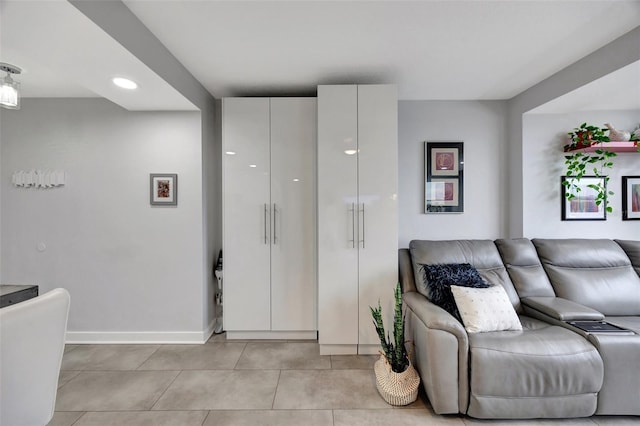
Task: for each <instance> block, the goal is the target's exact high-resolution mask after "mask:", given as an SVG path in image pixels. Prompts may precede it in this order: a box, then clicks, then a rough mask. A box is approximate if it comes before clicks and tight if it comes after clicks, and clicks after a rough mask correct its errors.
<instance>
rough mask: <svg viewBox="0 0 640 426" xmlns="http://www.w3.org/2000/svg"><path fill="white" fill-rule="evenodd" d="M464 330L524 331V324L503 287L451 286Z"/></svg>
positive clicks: (479, 331)
mask: <svg viewBox="0 0 640 426" xmlns="http://www.w3.org/2000/svg"><path fill="white" fill-rule="evenodd" d="M451 292H452V293H453V298H454V299H455V300H456V305H457V306H458V311H460V317H461V318H462V322H463V323H464V328H465V329H466V330H467V332H468V333H482V332H485V331H503V330H522V324H520V319H518V315H517V314H516V311H515V309H513V305H512V304H511V301H510V300H509V296H508V295H507V292H506V291H505V290H504V288H503V287H502V286H501V285H494V286H491V287H489V288H471V287H460V286H456V285H452V286H451Z"/></svg>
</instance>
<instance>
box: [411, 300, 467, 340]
mask: <svg viewBox="0 0 640 426" xmlns="http://www.w3.org/2000/svg"><path fill="white" fill-rule="evenodd" d="M402 299H403V301H404V303H405V304H406V305H407V306H408V307H409V308H411V310H412V311H413V312H414V313H415V314H416V316H417V317H418V318H419V319H420V321H422V323H423V324H424V325H425V326H426V327H428V328H431V329H436V330H442V331H446V332H449V333H451V334H453V335H455V336H456V337H457V338H458V339H461V340H465V341H466V340H467V332H466V331H465V329H464V327H463V326H462V324H460V321H458V320H457V319H455V318H454V316H453V315H451V314H450V313H449V312H447V311H445V310H444V309H442V308H441V307H440V306H438V305H435V304H433V303H432V302H431V301H429V300H427V298H426V297H424V296H423V295H422V294H420V293H416V292H415V291H412V292H411V293H405V294H404V296H403V298H402Z"/></svg>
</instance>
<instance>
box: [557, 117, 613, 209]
mask: <svg viewBox="0 0 640 426" xmlns="http://www.w3.org/2000/svg"><path fill="white" fill-rule="evenodd" d="M608 131H609V129H607V128H601V127H597V126H593V125H589V124H587V123H582V124H581V125H580V126H579V127H576V128H575V129H573V131H571V132H569V133H568V135H569V137H570V138H571V143H569V144H568V145H565V146H564V151H565V152H568V151H573V150H576V149H581V148H587V147H590V146H592V145H593V144H594V143H601V144H602V147H600V148H597V149H596V150H595V151H594V152H592V153H585V152H580V151H578V152H573V153H572V154H569V155H566V156H565V162H564V164H565V165H566V166H567V170H566V172H565V175H566V176H567V179H565V180H564V181H563V182H562V184H563V185H564V186H566V188H567V190H566V191H565V196H566V197H567V200H569V201H571V200H573V199H574V198H576V197H577V196H578V193H579V192H580V186H579V185H578V184H579V183H580V180H581V179H582V177H583V176H584V175H586V174H591V175H593V176H596V177H601V178H603V183H601V184H597V185H596V184H594V185H589V188H591V189H593V190H594V191H596V199H595V203H596V205H598V206H599V205H601V204H603V203H604V208H605V210H606V211H607V212H609V213H611V212H613V207H611V205H609V196H610V195H613V191H607V189H606V186H607V183H608V182H609V176H606V175H604V172H605V171H606V170H607V169H612V168H613V161H612V159H613V157H615V156H616V155H617V154H616V153H615V152H611V151H609V150H607V149H606V147H605V146H604V145H605V144H606V143H607V142H609V136H608V135H607V132H608Z"/></svg>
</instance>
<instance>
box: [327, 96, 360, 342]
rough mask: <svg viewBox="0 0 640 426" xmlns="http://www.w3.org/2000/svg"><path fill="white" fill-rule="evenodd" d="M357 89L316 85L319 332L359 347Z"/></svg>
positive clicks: (333, 339)
mask: <svg viewBox="0 0 640 426" xmlns="http://www.w3.org/2000/svg"><path fill="white" fill-rule="evenodd" d="M357 106H358V105H357V87H356V86H354V85H348V86H333V85H332V86H318V331H319V341H320V344H321V345H345V344H348V345H356V344H357V343H358V250H357V244H356V243H357V242H356V241H354V240H356V239H357V236H356V235H355V234H356V230H357V229H356V228H357V223H356V222H357V217H356V212H354V211H353V208H355V207H357V203H358V198H357V181H358V175H357V170H358V164H357V161H358V157H357V136H358V135H357V131H358V117H357Z"/></svg>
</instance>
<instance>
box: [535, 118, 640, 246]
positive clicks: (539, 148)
mask: <svg viewBox="0 0 640 426" xmlns="http://www.w3.org/2000/svg"><path fill="white" fill-rule="evenodd" d="M585 121H586V122H588V123H590V124H595V125H598V126H602V127H604V123H611V124H612V125H613V126H614V127H616V128H618V129H622V130H631V129H633V128H635V126H637V125H638V123H640V111H588V112H587V111H582V112H574V113H569V114H532V113H530V114H525V115H524V118H523V158H524V161H523V177H524V179H523V181H524V183H523V198H524V200H523V205H524V213H523V223H524V236H525V237H528V238H533V237H538V238H571V237H573V238H577V237H582V238H623V239H625V238H626V239H640V223H638V222H637V221H623V220H622V179H621V176H628V175H640V154H637V153H619V154H618V155H617V157H615V158H614V168H613V170H612V171H611V172H608V173H607V174H608V175H609V177H610V181H609V186H608V189H609V190H612V191H613V192H614V193H615V195H613V196H611V198H610V200H609V201H610V205H611V207H613V210H614V211H613V213H608V214H607V220H606V221H597V222H596V221H588V222H585V221H562V220H561V203H562V192H561V188H560V176H562V175H564V174H565V170H566V169H565V165H564V153H563V151H562V147H563V145H565V144H566V143H567V142H568V140H567V132H569V131H571V130H572V129H573V128H574V127H577V126H579V125H580V124H581V123H583V122H585Z"/></svg>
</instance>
